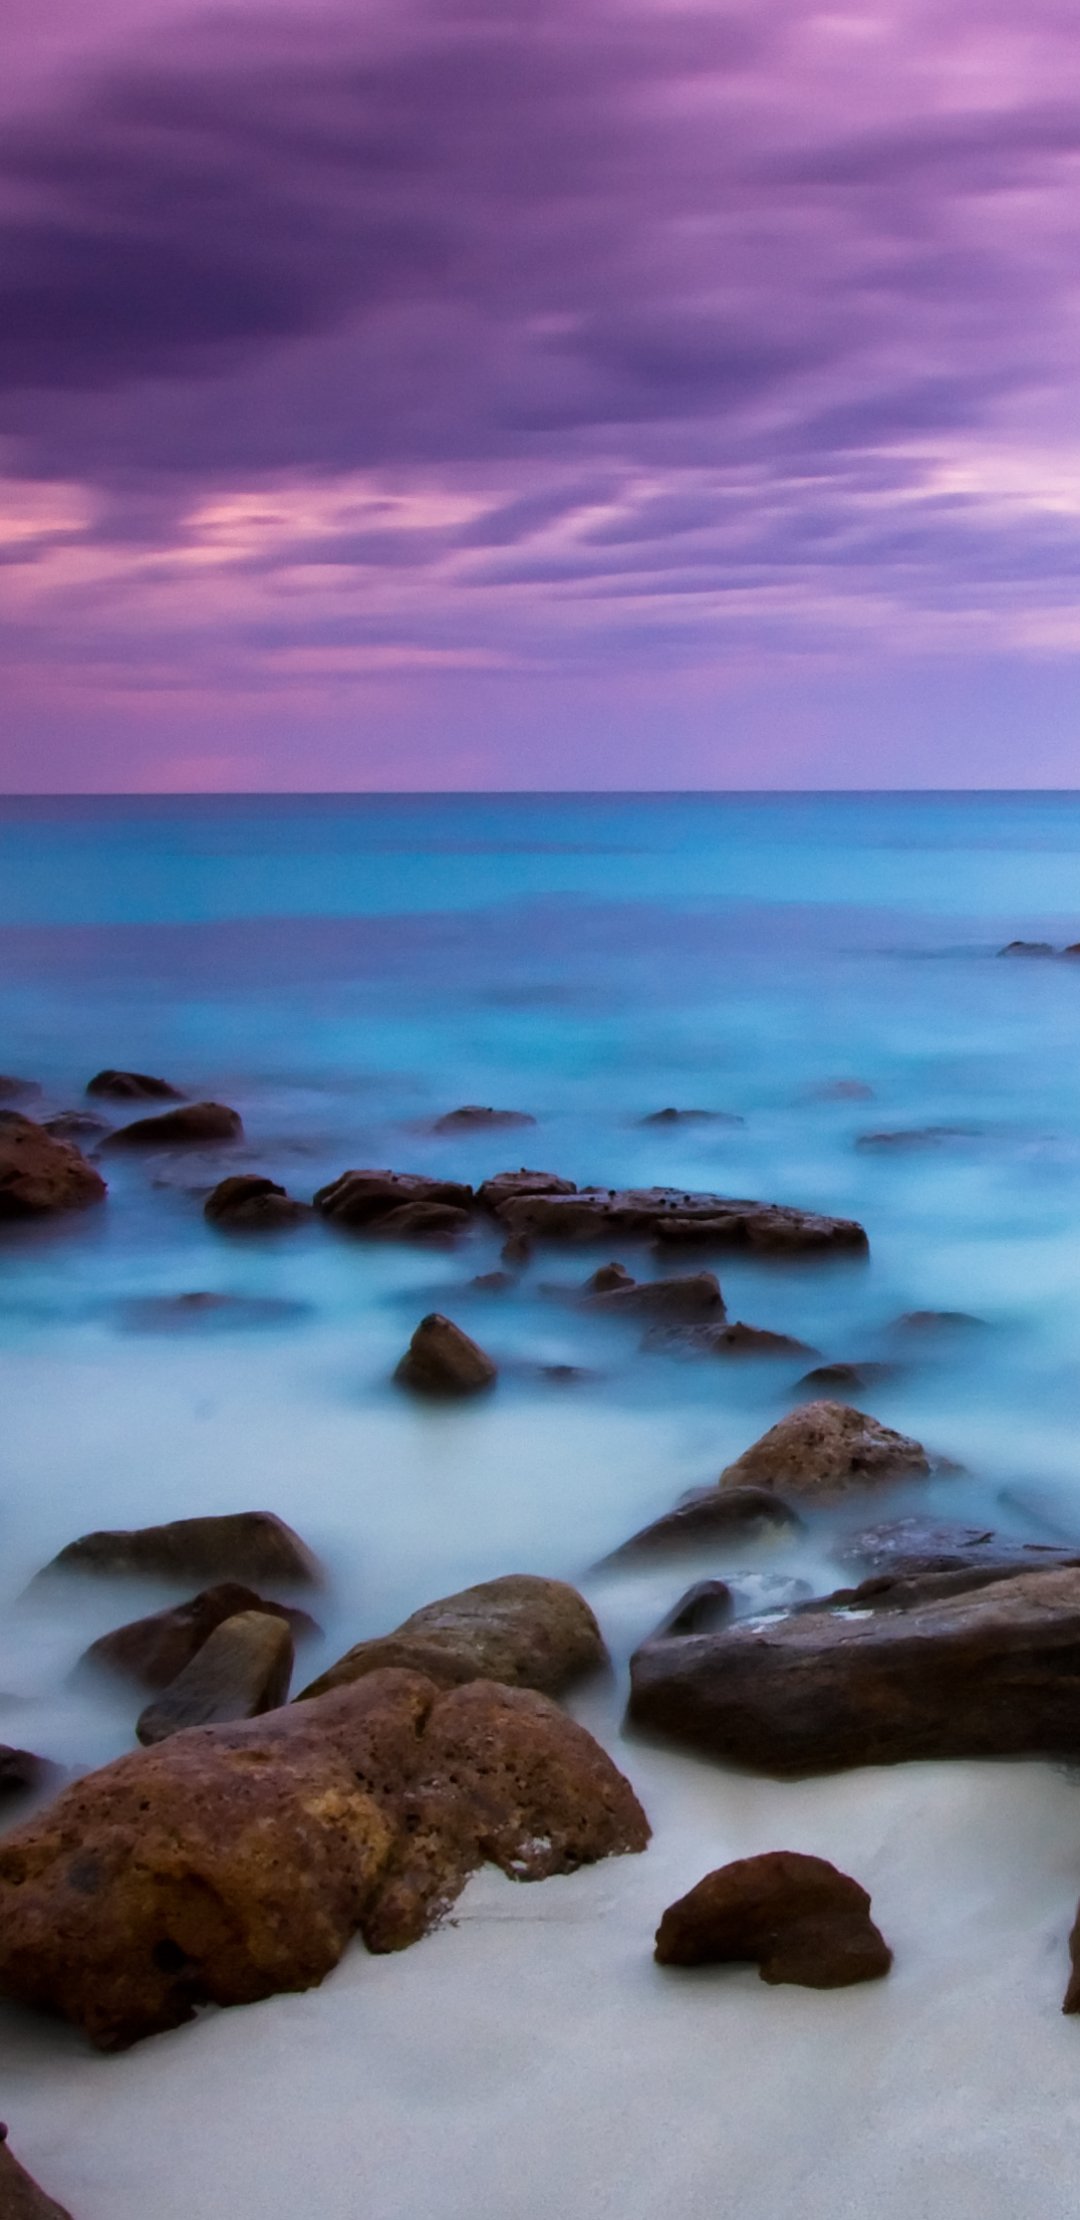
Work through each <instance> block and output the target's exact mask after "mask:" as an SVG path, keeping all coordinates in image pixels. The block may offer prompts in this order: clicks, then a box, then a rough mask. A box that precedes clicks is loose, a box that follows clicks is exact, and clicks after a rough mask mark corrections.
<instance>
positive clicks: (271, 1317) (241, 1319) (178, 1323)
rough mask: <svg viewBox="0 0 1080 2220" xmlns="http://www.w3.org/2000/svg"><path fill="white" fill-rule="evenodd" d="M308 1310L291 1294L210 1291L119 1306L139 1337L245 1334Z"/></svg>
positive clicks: (123, 1318)
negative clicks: (151, 1335) (241, 1293)
mask: <svg viewBox="0 0 1080 2220" xmlns="http://www.w3.org/2000/svg"><path fill="white" fill-rule="evenodd" d="M306 1311H307V1304H306V1303H302V1302H299V1301H294V1300H293V1299H292V1297H291V1296H288V1295H225V1294H222V1293H221V1292H220V1290H215V1289H210V1288H196V1289H192V1290H191V1291H190V1292H189V1293H187V1294H184V1295H135V1296H133V1297H131V1299H130V1300H129V1301H127V1302H124V1303H121V1304H120V1305H119V1306H118V1312H119V1317H120V1321H121V1323H122V1324H123V1325H124V1326H125V1327H127V1329H128V1331H129V1332H131V1333H139V1334H171V1333H187V1332H190V1331H192V1330H194V1331H195V1332H197V1333H205V1332H207V1331H210V1332H215V1331H217V1329H218V1328H221V1329H222V1330H223V1331H225V1332H231V1331H233V1330H234V1329H240V1330H242V1331H244V1332H246V1331H247V1330H248V1329H249V1328H251V1327H261V1326H280V1325H282V1324H284V1322H285V1321H286V1320H287V1319H294V1318H303V1317H304V1315H305V1313H306Z"/></svg>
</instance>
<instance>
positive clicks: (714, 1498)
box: [602, 1488, 802, 1565]
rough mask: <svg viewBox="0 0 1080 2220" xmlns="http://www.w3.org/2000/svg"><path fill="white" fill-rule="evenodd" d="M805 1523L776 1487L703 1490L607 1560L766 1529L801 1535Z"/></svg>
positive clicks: (731, 1539)
mask: <svg viewBox="0 0 1080 2220" xmlns="http://www.w3.org/2000/svg"><path fill="white" fill-rule="evenodd" d="M801 1524H802V1521H801V1520H800V1518H799V1516H798V1514H797V1512H795V1511H793V1510H792V1509H791V1507H790V1505H789V1504H787V1503H783V1502H781V1500H780V1497H779V1496H778V1495H776V1494H775V1493H774V1492H773V1490H772V1489H771V1488H725V1489H721V1488H698V1489H697V1490H695V1492H694V1494H692V1495H690V1496H687V1497H686V1499H685V1501H684V1502H682V1503H677V1504H676V1506H675V1509H674V1510H673V1511H665V1512H664V1514H663V1517H662V1518H658V1519H654V1520H653V1521H652V1524H651V1525H650V1526H643V1527H642V1528H641V1531H640V1533H637V1534H632V1535H631V1536H630V1539H629V1541H627V1542H622V1543H621V1544H620V1546H619V1548H618V1549H613V1550H612V1551H611V1554H610V1556H608V1557H605V1558H604V1559H603V1560H602V1562H603V1563H604V1564H605V1565H615V1564H619V1563H621V1562H623V1561H624V1560H625V1559H627V1558H635V1557H659V1556H665V1555H671V1554H674V1553H676V1552H678V1551H680V1550H686V1549H700V1548H702V1547H703V1546H705V1545H706V1544H708V1545H713V1544H724V1543H729V1542H743V1541H747V1540H752V1539H754V1538H755V1536H756V1535H760V1534H761V1533H762V1532H763V1531H764V1532H768V1531H770V1530H771V1531H774V1532H775V1531H776V1530H778V1529H780V1530H783V1531H785V1532H787V1533H789V1534H793V1533H797V1532H798V1529H799V1527H800V1526H801Z"/></svg>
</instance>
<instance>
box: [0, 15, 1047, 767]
mask: <svg viewBox="0 0 1080 2220" xmlns="http://www.w3.org/2000/svg"><path fill="white" fill-rule="evenodd" d="M3 13H4V30H3V40H4V49H5V63H4V70H3V76H2V82H0V479H2V484H0V701H2V706H0V788H2V789H3V790H5V791H8V792H91V791H96V792H110V791H148V792H165V791H184V790H188V789H194V790H210V791H214V790H230V789H240V790H256V789H263V788H266V789H274V790H290V789H314V790H335V789H368V788H372V789H380V788H382V789H386V788H389V789H392V790H411V789H425V788H444V787H445V788H466V789H467V788H484V787H494V788H508V789H518V788H520V789H534V788H599V789H603V788H633V787H637V788H650V787H675V788H691V789H693V788H705V787H721V788H722V787H738V788H761V787H796V788H799V787H826V788H828V787H853V786H865V787H892V786H909V787H915V786H960V787H964V786H974V787H980V786H1020V787H1024V786H1038V785H1043V786H1050V787H1055V786H1074V785H1077V784H1080V10H1078V9H1077V8H1076V5H1075V0H1023V5H1021V4H1020V0H880V4H875V0H862V4H860V5H855V4H854V0H837V4H836V5H835V6H833V7H828V6H815V5H813V4H812V0H731V4H727V0H707V4H704V5H700V4H692V5H676V4H674V0H640V4H636V5H624V4H619V0H610V4H604V5H599V4H596V0H472V4H470V0H393V4H390V5H383V4H382V0H352V4H351V5H350V6H348V7H347V8H344V9H342V8H339V7H328V6H322V5H319V4H316V0H312V4H309V5H300V4H299V0H291V4H288V5H284V6H280V5H279V6H276V7H275V6H271V5H269V4H267V0H232V4H230V5H227V6H219V7H213V8H205V7H201V6H198V5H196V4H192V0H94V6H93V7H92V8H90V7H88V6H87V4H86V0H4V11H3Z"/></svg>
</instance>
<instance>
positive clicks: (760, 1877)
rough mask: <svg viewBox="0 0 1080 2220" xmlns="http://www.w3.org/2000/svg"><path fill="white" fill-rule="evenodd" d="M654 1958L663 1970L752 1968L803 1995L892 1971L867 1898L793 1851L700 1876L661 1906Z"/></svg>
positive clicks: (830, 1869)
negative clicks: (684, 1893) (794, 1985)
mask: <svg viewBox="0 0 1080 2220" xmlns="http://www.w3.org/2000/svg"><path fill="white" fill-rule="evenodd" d="M656 1956H657V1959H658V1961H659V1963H660V1965H662V1966H702V1965H731V1964H749V1965H756V1966H757V1969H758V1972H759V1973H760V1975H761V1978H762V1980H763V1981H772V1982H777V1981H794V1982H797V1983H798V1984H799V1985H800V1986H801V1987H802V1988H806V1989H845V1988H848V1987H849V1986H850V1985H851V1983H852V1982H855V1981H877V1980H879V1979H880V1978H881V1976H882V1974H885V1973H888V1970H889V1967H890V1966H891V1964H892V1951H891V1950H890V1949H889V1946H888V1944H887V1942H886V1941H885V1940H884V1937H883V1936H882V1935H880V1934H879V1933H878V1930H877V1928H876V1927H875V1926H874V1923H873V1920H872V1919H871V1917H870V1898H869V1896H868V1895H867V1893H866V1890H865V1889H864V1888H860V1886H859V1883H858V1882H857V1881H852V1880H851V1879H850V1878H849V1877H848V1875H847V1874H846V1873H840V1872H838V1870H837V1868H836V1866H834V1865H830V1864H829V1862H828V1860H827V1859H826V1858H810V1857H807V1856H805V1855H804V1853H803V1852H802V1851H799V1850H767V1851H765V1852H764V1853H763V1854H762V1855H761V1856H759V1857H756V1858H736V1859H735V1860H734V1861H733V1863H732V1864H731V1865H724V1866H719V1867H718V1868H717V1870H716V1872H715V1873H707V1874H706V1876H705V1879H704V1880H703V1881H699V1882H698V1884H697V1887H696V1888H693V1889H691V1890H690V1892H689V1895H687V1896H683V1897H680V1899H679V1901H678V1903H677V1904H669V1906H668V1908H667V1911H666V1912H665V1913H664V1916H663V1919H662V1920H661V1922H660V1925H659V1927H658V1929H657V1933H656Z"/></svg>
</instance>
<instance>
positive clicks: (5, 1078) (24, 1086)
mask: <svg viewBox="0 0 1080 2220" xmlns="http://www.w3.org/2000/svg"><path fill="white" fill-rule="evenodd" d="M40 1095H41V1088H40V1087H39V1085H38V1082H37V1080H36V1079H16V1077H15V1075H14V1073H13V1072H9V1071H5V1072H0V1102H37V1101H38V1100H39V1098H40Z"/></svg>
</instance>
